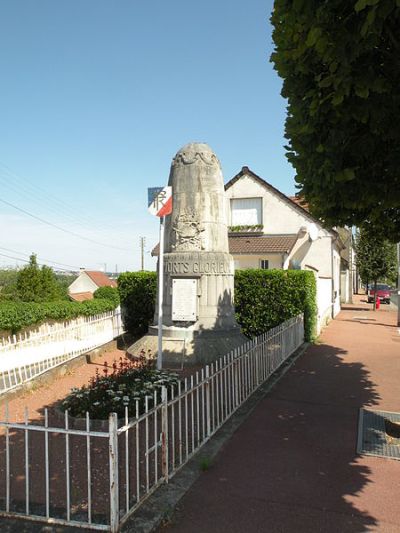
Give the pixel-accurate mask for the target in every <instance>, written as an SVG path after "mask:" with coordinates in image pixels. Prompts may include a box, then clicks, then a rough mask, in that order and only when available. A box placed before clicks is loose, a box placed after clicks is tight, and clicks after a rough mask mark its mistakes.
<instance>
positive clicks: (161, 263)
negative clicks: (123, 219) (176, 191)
mask: <svg viewBox="0 0 400 533" xmlns="http://www.w3.org/2000/svg"><path fill="white" fill-rule="evenodd" d="M164 228H165V217H160V253H159V254H158V349H157V369H158V370H161V369H162V324H163V294H164V290H163V288H164Z"/></svg>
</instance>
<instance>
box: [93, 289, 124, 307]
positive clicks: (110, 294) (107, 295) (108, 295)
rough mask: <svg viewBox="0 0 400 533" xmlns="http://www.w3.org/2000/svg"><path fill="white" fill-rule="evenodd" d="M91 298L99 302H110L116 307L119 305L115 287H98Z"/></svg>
mask: <svg viewBox="0 0 400 533" xmlns="http://www.w3.org/2000/svg"><path fill="white" fill-rule="evenodd" d="M93 297H94V298H95V299H99V298H100V299H101V300H104V299H105V300H111V301H113V302H114V303H115V305H116V306H117V305H119V302H120V299H119V292H118V289H117V288H115V287H99V288H98V289H97V290H96V291H94V293H93Z"/></svg>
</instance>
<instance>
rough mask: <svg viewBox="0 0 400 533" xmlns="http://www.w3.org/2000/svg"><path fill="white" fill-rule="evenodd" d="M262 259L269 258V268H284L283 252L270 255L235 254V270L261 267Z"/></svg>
mask: <svg viewBox="0 0 400 533" xmlns="http://www.w3.org/2000/svg"><path fill="white" fill-rule="evenodd" d="M261 259H267V260H268V262H269V268H270V269H271V268H279V269H281V268H282V261H283V258H282V256H281V254H269V255H233V260H234V264H235V270H238V269H239V270H242V269H245V268H261V267H260V261H261Z"/></svg>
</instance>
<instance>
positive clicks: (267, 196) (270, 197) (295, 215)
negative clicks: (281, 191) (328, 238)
mask: <svg viewBox="0 0 400 533" xmlns="http://www.w3.org/2000/svg"><path fill="white" fill-rule="evenodd" d="M225 196H226V199H227V207H228V211H227V212H228V213H229V218H228V224H229V225H230V224H231V221H230V213H231V209H230V205H231V202H230V200H231V198H263V202H262V203H263V214H262V224H263V226H264V233H268V234H269V235H274V234H275V235H281V234H282V233H297V232H298V231H299V228H300V227H301V226H303V225H306V224H307V223H309V222H310V219H309V218H308V217H307V216H303V215H302V214H301V213H300V212H299V211H297V210H296V209H293V208H291V207H290V205H288V203H287V202H285V201H283V200H282V199H281V198H279V197H278V196H276V195H274V194H271V193H270V192H269V191H268V190H267V189H266V188H265V187H264V186H263V185H262V184H261V183H259V182H258V181H256V180H254V179H253V178H251V177H250V176H243V177H242V178H241V179H239V180H238V181H236V182H235V183H234V184H233V185H231V186H230V187H229V189H227V190H226V192H225Z"/></svg>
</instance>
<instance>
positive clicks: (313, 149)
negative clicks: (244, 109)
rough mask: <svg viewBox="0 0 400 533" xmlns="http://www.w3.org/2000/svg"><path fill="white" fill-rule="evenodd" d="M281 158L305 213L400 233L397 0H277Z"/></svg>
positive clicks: (399, 7) (275, 56) (335, 222)
mask: <svg viewBox="0 0 400 533" xmlns="http://www.w3.org/2000/svg"><path fill="white" fill-rule="evenodd" d="M271 22H272V24H273V26H274V31H273V40H274V43H275V52H274V53H273V54H272V56H271V60H272V61H273V63H274V66H275V69H276V70H277V71H278V74H279V75H280V76H281V77H282V78H283V88H282V96H284V97H285V98H287V99H288V114H287V119H286V131H285V136H286V138H287V139H288V140H289V143H288V146H286V149H287V158H288V159H289V161H290V162H291V163H292V164H293V166H294V168H295V170H296V181H297V183H298V186H299V189H300V192H301V194H302V195H303V196H304V197H305V199H306V201H307V202H308V203H309V205H310V209H311V211H312V213H313V214H314V215H315V216H317V217H318V218H322V219H323V220H324V221H325V222H326V223H328V224H331V225H346V224H347V225H357V226H359V225H360V224H361V223H362V222H363V221H365V220H369V221H370V222H371V223H373V225H374V226H375V227H380V228H381V230H382V231H383V233H384V235H385V236H386V237H388V238H390V239H391V240H393V241H396V240H398V239H399V234H400V121H399V120H398V116H399V109H400V38H399V36H398V28H399V26H400V2H399V0H329V2H326V1H325V2H321V1H320V0H275V5H274V11H273V13H272V17H271Z"/></svg>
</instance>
